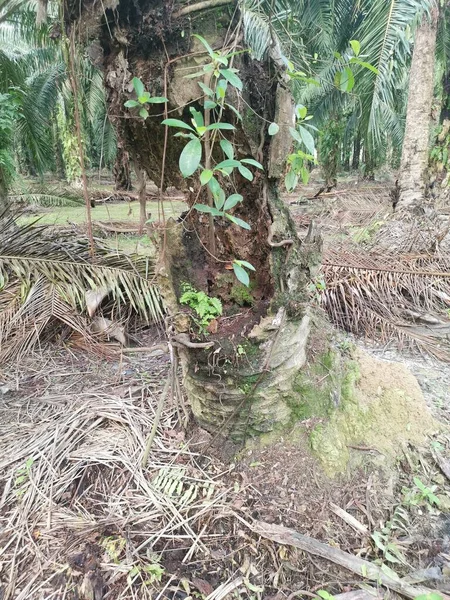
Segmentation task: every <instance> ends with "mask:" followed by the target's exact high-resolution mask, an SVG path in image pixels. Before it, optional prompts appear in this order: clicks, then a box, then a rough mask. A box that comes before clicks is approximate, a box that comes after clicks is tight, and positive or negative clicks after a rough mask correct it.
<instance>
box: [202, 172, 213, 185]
mask: <svg viewBox="0 0 450 600" xmlns="http://www.w3.org/2000/svg"><path fill="white" fill-rule="evenodd" d="M212 176H213V172H212V171H211V169H204V170H203V171H202V172H201V174H200V183H201V184H202V185H206V184H207V183H208V181H209V180H210V179H211V177H212Z"/></svg>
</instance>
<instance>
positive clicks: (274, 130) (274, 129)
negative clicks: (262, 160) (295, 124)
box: [268, 123, 280, 135]
mask: <svg viewBox="0 0 450 600" xmlns="http://www.w3.org/2000/svg"><path fill="white" fill-rule="evenodd" d="M279 131H280V128H279V126H278V125H277V123H271V124H270V125H269V131H268V133H269V135H276V134H277V133H278V132H279Z"/></svg>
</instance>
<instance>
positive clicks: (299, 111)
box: [296, 104, 308, 119]
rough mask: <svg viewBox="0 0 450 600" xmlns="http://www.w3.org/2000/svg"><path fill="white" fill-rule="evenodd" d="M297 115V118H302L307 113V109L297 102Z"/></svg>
mask: <svg viewBox="0 0 450 600" xmlns="http://www.w3.org/2000/svg"><path fill="white" fill-rule="evenodd" d="M296 109H297V115H298V118H299V119H304V118H305V117H306V115H307V113H308V109H307V108H306V106H303V104H297V107H296Z"/></svg>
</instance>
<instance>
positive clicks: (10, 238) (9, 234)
mask: <svg viewBox="0 0 450 600" xmlns="http://www.w3.org/2000/svg"><path fill="white" fill-rule="evenodd" d="M0 279H1V280H3V281H4V285H7V284H8V282H9V281H14V280H19V281H21V282H24V283H29V282H36V281H38V280H41V279H42V280H44V281H47V282H50V283H51V284H52V285H53V286H54V288H55V290H56V292H57V293H58V296H59V297H60V298H61V299H62V300H63V301H64V302H65V303H66V304H68V305H69V306H70V307H71V308H73V309H74V310H77V311H81V312H82V313H86V311H87V305H86V293H88V292H89V291H90V290H91V291H98V290H101V291H102V293H103V294H105V295H107V296H108V297H109V298H110V299H112V302H113V304H114V307H115V309H114V310H115V311H116V313H117V314H120V312H121V311H122V312H123V310H126V309H127V308H129V307H131V309H132V310H134V311H135V312H136V313H137V314H138V315H140V316H141V317H143V318H144V319H146V320H147V321H151V320H154V321H158V320H160V319H161V317H162V314H163V311H162V306H161V299H160V296H159V292H158V289H157V287H156V284H155V279H154V264H153V262H152V261H151V260H150V259H148V258H145V259H144V258H137V257H132V256H129V255H127V256H125V255H120V254H118V253H113V252H111V251H110V250H109V249H105V248H103V247H102V246H100V244H98V247H97V254H96V257H95V258H94V259H93V258H91V256H90V254H89V247H88V244H87V242H86V241H85V240H74V239H73V235H72V234H70V233H58V238H57V240H55V239H54V235H53V236H51V233H50V231H49V228H47V227H44V226H38V225H36V224H34V225H33V224H28V225H23V224H19V223H18V222H17V219H16V218H13V217H12V216H8V215H7V214H3V215H0Z"/></svg>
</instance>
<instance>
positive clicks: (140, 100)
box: [138, 92, 150, 104]
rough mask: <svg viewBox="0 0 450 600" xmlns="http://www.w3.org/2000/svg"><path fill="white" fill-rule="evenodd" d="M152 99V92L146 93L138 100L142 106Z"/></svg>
mask: <svg viewBox="0 0 450 600" xmlns="http://www.w3.org/2000/svg"><path fill="white" fill-rule="evenodd" d="M149 99H150V92H144V93H143V94H142V96H139V98H138V100H139V102H140V103H141V104H145V103H146V102H148V101H149Z"/></svg>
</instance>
